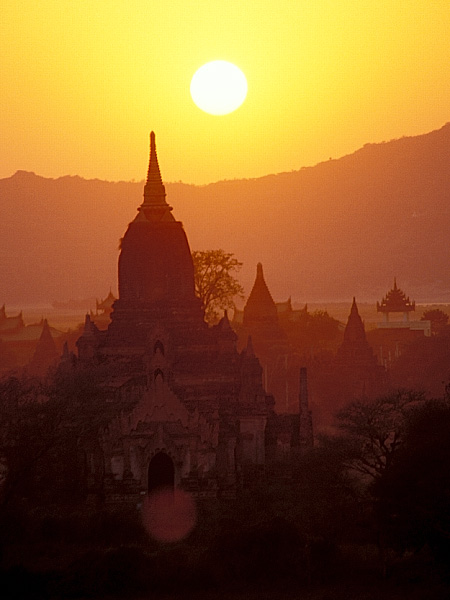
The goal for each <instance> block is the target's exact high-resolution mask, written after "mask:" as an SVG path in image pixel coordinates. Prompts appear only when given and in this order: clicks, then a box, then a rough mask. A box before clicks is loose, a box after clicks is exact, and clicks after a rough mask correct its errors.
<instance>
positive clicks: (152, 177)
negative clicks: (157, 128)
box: [146, 131, 165, 195]
mask: <svg viewBox="0 0 450 600" xmlns="http://www.w3.org/2000/svg"><path fill="white" fill-rule="evenodd" d="M148 184H156V185H158V186H162V187H163V189H164V186H163V182H162V178H161V171H160V170H159V164H158V155H157V154H156V141H155V132H154V131H152V132H151V133H150V160H149V163H148V171H147V182H146V186H147V185H148ZM164 195H165V190H164Z"/></svg>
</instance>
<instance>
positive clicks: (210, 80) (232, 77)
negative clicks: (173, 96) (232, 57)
mask: <svg viewBox="0 0 450 600" xmlns="http://www.w3.org/2000/svg"><path fill="white" fill-rule="evenodd" d="M191 96H192V100H193V101H194V102H195V104H196V105H197V106H198V107H199V108H200V109H201V110H203V111H205V112H207V113H209V114H211V115H226V114H228V113H230V112H233V111H234V110H236V109H237V108H239V106H241V104H242V103H243V102H244V100H245V97H246V96H247V79H246V78H245V75H244V73H243V72H242V71H241V70H240V69H239V68H238V67H236V65H233V64H232V63H229V62H227V61H225V60H214V61H212V62H209V63H206V64H205V65H203V66H202V67H200V68H199V69H198V71H196V72H195V73H194V76H193V77H192V81H191Z"/></svg>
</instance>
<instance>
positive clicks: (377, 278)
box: [0, 123, 450, 306]
mask: <svg viewBox="0 0 450 600" xmlns="http://www.w3.org/2000/svg"><path fill="white" fill-rule="evenodd" d="M159 158H160V165H161V170H162V173H163V176H164V156H163V155H161V156H160V157H159ZM166 190H167V199H168V202H169V204H171V206H173V207H174V215H175V217H176V218H177V219H178V220H181V221H183V223H184V225H185V229H186V231H187V234H188V238H189V241H190V245H191V248H192V249H196V250H204V249H210V248H223V249H225V250H226V251H229V252H233V253H234V254H235V255H236V256H237V258H239V259H240V260H241V261H243V262H244V268H243V270H242V272H241V280H242V283H243V285H244V286H245V289H246V292H247V293H248V292H249V291H250V289H251V285H252V283H253V280H254V276H255V272H256V264H257V263H258V262H262V263H263V265H264V272H265V274H266V281H267V283H268V285H269V287H270V290H271V292H272V295H273V296H274V298H276V299H277V300H282V299H286V298H287V297H288V296H289V295H291V296H292V298H293V300H297V301H299V302H306V301H310V302H312V301H321V300H347V299H348V300H349V302H350V300H351V297H352V296H356V297H357V299H359V300H370V301H375V300H377V299H381V297H382V296H383V295H384V294H385V292H386V291H387V290H388V289H389V288H390V287H391V285H392V283H393V278H394V276H396V277H397V281H398V284H399V286H400V287H401V288H402V289H403V290H404V291H405V292H406V293H407V294H408V295H410V296H411V298H412V299H415V300H417V301H433V300H434V301H438V300H441V301H449V300H450V244H449V237H450V236H449V233H450V123H447V124H446V125H445V126H444V127H442V128H441V129H439V130H437V131H433V132H431V133H428V134H425V135H420V136H416V137H405V138H402V139H398V140H393V141H390V142H385V143H382V144H367V145H365V146H364V147H363V148H361V149H360V150H358V151H356V152H355V153H353V154H351V155H348V156H344V157H342V158H340V159H337V160H329V161H327V162H323V163H320V164H318V165H316V166H314V167H308V168H303V169H301V170H300V171H293V172H290V173H281V174H278V175H268V176H266V177H261V178H258V179H249V180H233V181H221V182H218V183H213V184H210V185H206V186H194V185H187V184H182V183H171V184H166ZM142 192H143V182H139V183H134V182H133V183H131V182H130V183H127V182H118V183H113V182H105V181H99V180H89V181H86V180H84V179H82V178H80V177H61V178H59V179H46V178H43V177H39V176H38V175H35V174H34V173H28V172H24V171H18V172H17V173H16V174H15V175H13V176H12V177H10V178H6V179H1V180H0V203H1V215H0V281H1V282H2V285H1V288H0V304H2V303H3V302H6V304H7V306H8V305H13V304H15V305H17V304H21V303H22V304H25V303H26V304H30V303H36V302H51V301H53V300H67V299H70V298H80V297H81V298H82V297H89V296H92V295H97V296H99V297H100V296H102V297H103V296H105V295H106V294H107V293H108V291H109V288H110V286H112V287H113V291H114V290H115V289H116V287H117V257H118V246H119V239H120V237H121V235H123V233H124V231H125V229H126V226H127V224H128V222H129V221H130V220H132V219H133V218H134V216H135V214H136V207H137V206H138V205H139V204H140V203H141V201H142Z"/></svg>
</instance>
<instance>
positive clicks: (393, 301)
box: [377, 278, 416, 323]
mask: <svg viewBox="0 0 450 600" xmlns="http://www.w3.org/2000/svg"><path fill="white" fill-rule="evenodd" d="M415 310H416V303H415V302H411V300H410V299H409V296H408V297H406V294H405V293H404V292H403V291H402V290H401V289H400V288H398V287H397V278H394V287H393V288H392V289H391V290H389V292H388V293H387V294H386V296H385V297H384V298H383V299H382V300H381V303H380V302H377V312H381V313H383V316H384V322H385V323H389V314H390V313H403V321H404V322H407V321H409V313H410V312H411V311H415Z"/></svg>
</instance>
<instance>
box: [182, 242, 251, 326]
mask: <svg viewBox="0 0 450 600" xmlns="http://www.w3.org/2000/svg"><path fill="white" fill-rule="evenodd" d="M192 260H193V262H194V278H195V293H196V295H197V296H198V297H199V298H200V300H201V302H202V307H203V309H204V311H205V319H206V320H207V321H208V322H209V323H214V322H216V321H217V319H218V318H219V312H218V311H220V310H226V309H228V308H235V303H234V299H235V298H236V297H239V298H243V297H244V296H243V294H244V289H243V287H242V286H241V284H240V283H239V281H238V280H237V279H236V277H235V274H236V273H237V272H238V271H239V270H240V268H241V267H242V263H241V262H240V261H238V260H237V258H235V256H234V254H232V253H229V252H225V251H224V250H194V252H192Z"/></svg>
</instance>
